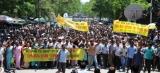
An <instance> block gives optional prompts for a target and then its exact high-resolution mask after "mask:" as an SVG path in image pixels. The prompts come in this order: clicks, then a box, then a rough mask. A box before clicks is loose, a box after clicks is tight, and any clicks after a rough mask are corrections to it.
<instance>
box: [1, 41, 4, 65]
mask: <svg viewBox="0 0 160 73" xmlns="http://www.w3.org/2000/svg"><path fill="white" fill-rule="evenodd" d="M4 50H5V48H4V47H3V46H2V44H1V45H0V67H3V60H4V58H3V55H4Z"/></svg>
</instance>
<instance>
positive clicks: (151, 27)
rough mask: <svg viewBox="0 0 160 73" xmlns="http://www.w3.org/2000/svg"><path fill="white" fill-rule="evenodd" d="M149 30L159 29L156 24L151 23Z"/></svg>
mask: <svg viewBox="0 0 160 73" xmlns="http://www.w3.org/2000/svg"><path fill="white" fill-rule="evenodd" d="M148 27H149V29H157V27H156V24H155V23H150V24H149V25H148Z"/></svg>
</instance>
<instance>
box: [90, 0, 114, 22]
mask: <svg viewBox="0 0 160 73" xmlns="http://www.w3.org/2000/svg"><path fill="white" fill-rule="evenodd" d="M92 10H93V11H94V12H96V13H97V14H98V16H99V17H100V20H101V18H102V17H112V16H113V10H112V4H111V0H96V2H95V4H94V6H93V8H92Z"/></svg>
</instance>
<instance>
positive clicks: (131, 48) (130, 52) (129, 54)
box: [127, 47, 136, 59]
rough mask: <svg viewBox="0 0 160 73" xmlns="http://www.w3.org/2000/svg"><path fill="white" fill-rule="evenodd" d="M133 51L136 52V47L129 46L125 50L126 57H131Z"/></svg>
mask: <svg viewBox="0 0 160 73" xmlns="http://www.w3.org/2000/svg"><path fill="white" fill-rule="evenodd" d="M135 52H136V48H134V47H129V48H128V50H127V57H128V58H131V59H133V56H134V54H135Z"/></svg>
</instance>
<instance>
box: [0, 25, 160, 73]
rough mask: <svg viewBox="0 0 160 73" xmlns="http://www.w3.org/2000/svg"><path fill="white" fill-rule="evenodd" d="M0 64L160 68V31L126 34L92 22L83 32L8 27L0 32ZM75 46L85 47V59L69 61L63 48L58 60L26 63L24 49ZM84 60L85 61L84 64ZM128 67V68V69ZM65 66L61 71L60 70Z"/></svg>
mask: <svg viewBox="0 0 160 73" xmlns="http://www.w3.org/2000/svg"><path fill="white" fill-rule="evenodd" d="M0 36H1V37H0V64H1V67H4V69H5V70H10V69H12V68H16V69H23V68H37V69H39V68H56V67H57V68H58V70H59V71H63V73H65V67H64V66H65V65H66V67H67V68H74V67H77V66H83V65H87V69H88V70H90V69H91V68H92V67H93V66H94V68H95V69H101V68H104V69H107V68H111V69H112V67H113V68H115V69H116V70H119V71H121V70H122V71H127V72H128V70H129V69H132V70H133V71H134V70H135V71H136V70H138V71H137V72H135V73H139V71H140V70H142V69H143V67H144V71H146V70H147V71H148V73H150V71H151V69H152V70H156V69H158V71H160V45H159V43H158V42H159V41H160V33H159V32H158V31H155V33H154V34H151V35H150V36H149V37H144V36H140V35H133V34H127V33H114V32H113V31H112V27H111V26H110V25H103V24H98V23H92V24H90V31H89V32H80V31H76V30H72V29H69V28H63V27H54V28H53V27H50V26H49V25H26V26H24V27H22V28H19V29H12V28H11V29H6V30H5V32H1V33H0ZM55 48H56V49H64V50H67V49H75V48H83V49H84V50H85V51H86V57H85V58H84V60H83V61H75V60H74V61H73V60H67V58H65V56H64V55H68V54H69V53H70V51H67V53H66V52H64V53H63V51H60V54H59V60H58V61H57V60H53V61H48V62H37V61H36V62H30V63H25V62H24V56H23V53H22V51H23V50H24V49H55ZM84 63H85V64H84ZM125 68H127V70H126V69H125ZM61 69H62V70H61Z"/></svg>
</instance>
